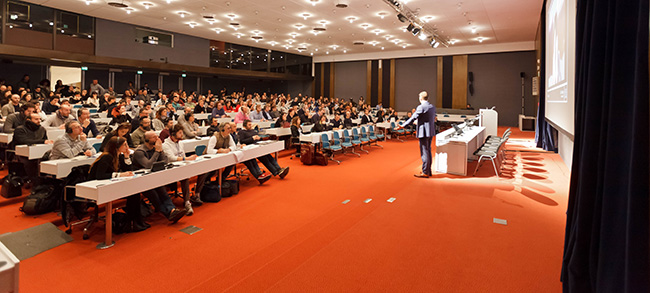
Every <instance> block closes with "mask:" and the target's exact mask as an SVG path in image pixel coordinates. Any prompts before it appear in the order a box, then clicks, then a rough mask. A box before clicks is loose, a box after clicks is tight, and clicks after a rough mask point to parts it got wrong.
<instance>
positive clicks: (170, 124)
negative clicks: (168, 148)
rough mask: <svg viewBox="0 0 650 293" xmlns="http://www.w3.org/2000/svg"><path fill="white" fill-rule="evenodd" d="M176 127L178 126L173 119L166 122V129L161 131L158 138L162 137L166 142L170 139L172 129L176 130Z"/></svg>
mask: <svg viewBox="0 0 650 293" xmlns="http://www.w3.org/2000/svg"><path fill="white" fill-rule="evenodd" d="M174 125H176V124H175V121H174V120H171V119H167V120H165V128H164V129H163V130H162V131H160V134H159V135H158V137H160V140H162V141H163V142H164V141H165V139H167V138H168V137H169V135H170V133H171V131H172V129H174Z"/></svg>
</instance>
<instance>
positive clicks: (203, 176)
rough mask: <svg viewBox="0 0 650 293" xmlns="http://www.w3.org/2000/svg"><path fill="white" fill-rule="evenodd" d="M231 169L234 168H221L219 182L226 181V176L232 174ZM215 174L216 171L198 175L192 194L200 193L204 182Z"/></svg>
mask: <svg viewBox="0 0 650 293" xmlns="http://www.w3.org/2000/svg"><path fill="white" fill-rule="evenodd" d="M233 168H234V166H228V167H225V168H223V172H221V180H222V181H223V180H226V178H227V177H228V175H230V173H231V172H232V169H233ZM216 173H217V171H212V172H208V173H205V174H201V175H199V176H198V177H197V178H196V187H195V189H194V192H195V193H201V189H203V186H204V185H205V181H206V180H208V179H210V178H212V176H214V174H216Z"/></svg>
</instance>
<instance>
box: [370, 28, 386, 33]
mask: <svg viewBox="0 0 650 293" xmlns="http://www.w3.org/2000/svg"><path fill="white" fill-rule="evenodd" d="M372 32H373V33H375V35H379V34H381V33H383V32H384V31H383V30H380V29H378V28H377V29H374V30H372Z"/></svg>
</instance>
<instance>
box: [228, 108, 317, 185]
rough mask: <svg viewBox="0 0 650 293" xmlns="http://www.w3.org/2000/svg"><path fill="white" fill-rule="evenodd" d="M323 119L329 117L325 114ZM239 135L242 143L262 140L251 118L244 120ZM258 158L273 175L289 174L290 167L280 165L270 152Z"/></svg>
mask: <svg viewBox="0 0 650 293" xmlns="http://www.w3.org/2000/svg"><path fill="white" fill-rule="evenodd" d="M323 119H327V118H326V117H325V116H323ZM319 125H320V124H319ZM238 136H239V142H240V143H241V144H256V143H257V142H258V141H260V140H261V138H260V136H259V134H258V132H257V130H255V129H254V128H253V123H251V121H250V120H246V121H244V129H242V130H240V131H239V133H238ZM257 159H258V160H259V161H260V162H262V164H264V166H265V167H266V169H268V170H269V171H270V172H271V174H273V176H280V178H284V177H285V176H287V174H289V167H285V168H282V167H280V165H278V161H277V160H276V159H275V158H274V157H273V156H271V155H270V154H266V155H264V156H261V157H258V158H257Z"/></svg>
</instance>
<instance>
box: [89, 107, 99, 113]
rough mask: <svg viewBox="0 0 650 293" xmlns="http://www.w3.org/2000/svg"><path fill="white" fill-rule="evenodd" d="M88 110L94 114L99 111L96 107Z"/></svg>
mask: <svg viewBox="0 0 650 293" xmlns="http://www.w3.org/2000/svg"><path fill="white" fill-rule="evenodd" d="M88 112H90V114H94V113H97V109H94V108H93V109H88Z"/></svg>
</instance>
